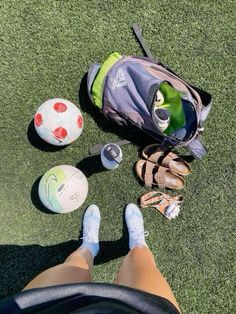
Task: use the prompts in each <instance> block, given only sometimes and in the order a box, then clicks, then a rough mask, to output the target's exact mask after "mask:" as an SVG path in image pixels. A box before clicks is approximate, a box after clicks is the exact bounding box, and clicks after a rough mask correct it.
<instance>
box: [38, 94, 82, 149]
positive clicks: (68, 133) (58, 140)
mask: <svg viewBox="0 0 236 314" xmlns="http://www.w3.org/2000/svg"><path fill="white" fill-rule="evenodd" d="M34 126H35V129H36V131H37V133H38V135H39V136H40V137H41V138H42V139H43V140H44V141H46V142H48V143H50V144H52V145H57V146H63V145H68V144H70V143H72V142H74V141H75V140H76V139H77V138H78V137H79V136H80V134H81V132H82V129H83V117H82V114H81V112H80V110H79V109H78V108H77V107H76V106H75V105H74V104H73V103H72V102H70V101H68V100H66V99H60V98H55V99H50V100H47V101H46V102H44V103H43V104H42V105H41V106H40V107H39V108H38V110H37V112H36V114H35V116H34Z"/></svg>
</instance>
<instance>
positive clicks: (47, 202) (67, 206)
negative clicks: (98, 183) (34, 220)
mask: <svg viewBox="0 0 236 314" xmlns="http://www.w3.org/2000/svg"><path fill="white" fill-rule="evenodd" d="M38 194H39V198H40V200H41V202H42V203H43V205H44V206H45V207H46V208H48V209H50V210H52V211H53V212H56V213H69V212H72V211H74V210H76V209H77V208H79V207H80V206H81V205H82V204H83V203H84V201H85V199H86V197H87V194H88V181H87V179H86V177H85V175H84V174H83V172H81V171H80V170H79V169H77V168H75V167H73V166H68V165H62V166H56V167H54V168H52V169H50V170H49V171H47V172H46V173H45V174H44V175H43V176H42V178H41V180H40V182H39V187H38Z"/></svg>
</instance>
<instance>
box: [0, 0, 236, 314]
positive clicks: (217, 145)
mask: <svg viewBox="0 0 236 314" xmlns="http://www.w3.org/2000/svg"><path fill="white" fill-rule="evenodd" d="M0 9H1V16H0V21H1V22H0V23H1V24H0V25H1V27H0V32H1V49H0V71H1V85H0V87H1V103H0V117H1V121H0V130H1V138H0V148H1V153H0V156H1V157H0V158H1V163H0V167H1V168H0V169H1V172H0V173H1V176H0V230H1V233H0V243H1V245H0V265H1V266H0V268H1V269H0V291H1V295H2V296H6V295H9V294H12V293H15V292H17V291H19V290H20V289H21V288H23V287H24V285H25V284H26V283H27V281H29V280H30V279H31V278H32V277H33V276H35V275H36V274H37V273H38V272H40V271H41V270H43V269H45V268H47V267H49V266H52V265H55V264H56V263H59V262H62V261H63V259H64V258H65V256H66V255H67V254H69V253H70V252H71V251H72V250H73V249H74V248H76V245H77V243H76V241H75V240H76V239H77V238H78V233H79V229H80V225H81V217H82V212H83V209H80V210H77V211H75V212H73V213H71V214H67V215H50V214H47V213H45V212H43V211H41V210H39V204H38V203H37V202H35V185H34V183H35V181H36V180H37V179H38V178H39V177H40V176H41V175H42V174H43V173H44V172H45V171H47V170H48V169H50V168H51V167H53V166H55V165H59V164H70V165H76V164H77V163H79V162H80V161H81V160H83V158H85V157H87V156H88V148H89V147H91V146H92V145H94V144H97V143H100V142H104V143H106V142H109V141H113V140H116V139H117V138H118V136H117V134H116V128H114V127H112V126H111V125H110V124H108V123H107V122H105V120H104V118H103V117H102V116H100V115H99V114H96V110H95V109H92V107H91V105H89V103H87V102H86V97H85V96H84V95H85V93H86V89H85V86H84V84H82V86H81V87H80V84H81V80H82V78H83V77H84V75H85V73H86V72H87V70H88V68H89V66H90V65H91V64H92V63H93V62H102V61H103V60H104V59H105V58H106V57H107V55H108V54H109V53H110V52H112V51H119V52H120V53H125V54H134V55H141V50H140V47H139V46H138V44H137V42H136V41H135V40H134V37H133V35H132V31H131V25H132V23H133V22H139V23H140V25H141V27H142V30H143V35H144V37H145V39H146V41H147V43H148V44H149V46H150V49H151V51H152V52H153V54H154V56H155V57H157V58H160V59H161V60H162V61H163V62H164V63H167V64H168V65H169V66H171V67H172V68H173V69H174V70H175V71H176V72H177V73H179V74H181V75H182V76H183V77H184V78H185V79H187V80H189V81H190V82H192V83H194V84H195V85H197V86H199V87H202V88H204V89H206V90H207V91H209V92H210V93H211V94H212V95H213V108H212V112H211V115H210V116H209V119H208V121H207V122H206V128H205V129H206V131H205V134H204V138H205V142H206V144H207V147H208V148H209V154H208V155H207V157H206V158H205V159H204V160H202V161H194V162H193V164H192V167H193V172H192V174H191V176H189V177H188V178H187V185H186V188H185V190H184V192H183V194H184V198H185V201H184V205H183V208H182V212H181V215H180V216H179V218H178V219H177V220H175V221H173V222H168V221H167V220H165V219H164V218H163V217H162V216H161V215H159V214H158V213H155V211H154V210H151V209H147V210H144V211H143V213H144V219H145V225H146V229H147V230H149V232H150V236H149V238H148V244H149V245H150V248H151V249H152V251H153V253H154V255H155V258H156V261H157V263H158V265H159V267H160V269H161V271H162V272H163V274H164V275H165V276H166V277H167V279H168V281H169V283H170V285H171V286H172V288H173V290H174V293H175V295H176V298H177V300H178V302H179V304H180V306H181V308H182V310H183V313H233V309H234V307H235V299H234V283H233V281H234V280H233V278H234V275H235V205H236V201H235V199H236V192H235V191H236V180H235V174H236V173H235V172H236V170H235V169H236V168H235V157H236V153H235V151H236V137H235V80H234V74H235V65H236V64H235V53H236V51H235V43H234V35H235V18H236V17H235V12H236V11H235V10H236V8H235V2H234V1H233V0H225V1H218V0H215V1H210V0H200V1H196V0H188V1H187V0H180V1H170V0H164V1H160V2H157V1H154V0H146V1H144V0H140V1H134V0H129V1H114V0H111V1H107V0H104V1H97V0H91V1H85V0H80V1H76V0H71V1H62V0H61V1H56V0H47V1H46V0H41V1H37V0H22V1H16V0H15V1H14V0H12V1H10V0H5V1H2V2H1V4H0ZM79 89H80V93H79V94H80V97H79V98H78V90H79ZM53 97H62V98H67V99H69V100H71V101H72V102H74V103H75V104H76V105H78V106H80V107H81V108H82V112H83V116H84V120H85V128H84V131H83V133H82V136H81V138H80V139H79V140H78V141H76V142H75V143H74V144H72V145H70V146H68V147H66V148H65V149H63V150H59V151H54V152H50V151H48V152H46V151H42V150H40V149H38V148H37V143H34V142H32V141H31V142H30V141H29V140H28V136H27V130H28V126H29V124H30V122H31V120H32V118H33V116H34V113H35V111H36V109H37V107H38V106H39V105H40V104H41V103H42V102H44V101H45V100H47V99H48V98H53ZM33 140H34V138H33ZM32 144H34V145H32ZM123 153H124V159H125V162H124V163H123V165H122V166H121V167H120V168H119V169H118V170H116V171H114V172H100V173H96V174H94V175H92V176H90V177H89V179H88V180H89V196H88V198H87V200H86V203H85V204H84V206H83V207H84V208H85V207H86V206H87V205H89V204H90V203H92V202H94V203H96V204H98V205H99V206H100V208H101V212H102V226H101V240H103V241H118V240H119V239H120V238H121V236H122V212H123V209H124V206H125V204H126V203H127V202H136V200H137V198H138V197H139V196H140V195H141V194H142V193H143V192H145V191H146V190H145V189H144V187H142V186H141V185H140V184H139V182H138V181H137V179H136V177H135V175H134V173H133V163H134V162H135V161H136V160H137V159H138V153H137V148H136V147H135V146H134V145H128V146H126V147H124V148H123ZM32 186H34V187H33V191H31V190H32ZM31 196H32V197H31ZM105 244H106V245H108V244H110V246H111V248H113V250H111V248H110V249H109V248H108V249H107V251H106V252H105V253H104V254H106V255H104V257H101V258H100V259H99V260H98V263H97V264H98V265H96V266H95V268H94V280H97V281H107V282H112V280H113V278H114V275H115V272H116V270H117V268H118V267H119V265H120V263H121V260H122V259H121V257H119V258H115V256H121V255H122V254H125V249H123V248H125V245H124V242H122V241H118V242H108V243H104V245H105Z"/></svg>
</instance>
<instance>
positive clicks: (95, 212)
mask: <svg viewBox="0 0 236 314" xmlns="http://www.w3.org/2000/svg"><path fill="white" fill-rule="evenodd" d="M100 220H101V216H100V211H99V208H98V207H97V206H96V205H94V204H93V205H90V206H89V207H88V208H87V209H86V212H85V214H84V219H83V237H82V239H83V243H82V245H81V246H80V248H86V249H88V250H89V251H90V252H91V253H92V255H93V257H95V256H96V255H97V254H98V252H99V236H98V235H99V226H100Z"/></svg>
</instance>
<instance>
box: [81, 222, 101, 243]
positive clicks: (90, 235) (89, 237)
mask: <svg viewBox="0 0 236 314" xmlns="http://www.w3.org/2000/svg"><path fill="white" fill-rule="evenodd" d="M81 240H85V241H86V242H97V236H96V232H94V226H91V225H89V226H86V228H84V230H83V237H81Z"/></svg>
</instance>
